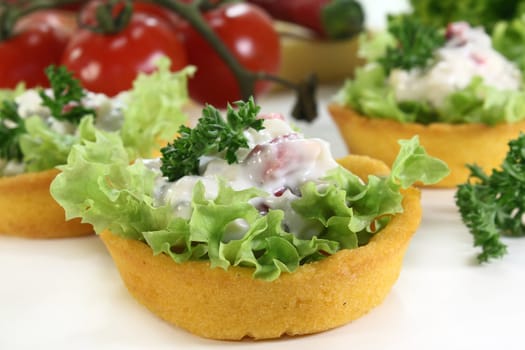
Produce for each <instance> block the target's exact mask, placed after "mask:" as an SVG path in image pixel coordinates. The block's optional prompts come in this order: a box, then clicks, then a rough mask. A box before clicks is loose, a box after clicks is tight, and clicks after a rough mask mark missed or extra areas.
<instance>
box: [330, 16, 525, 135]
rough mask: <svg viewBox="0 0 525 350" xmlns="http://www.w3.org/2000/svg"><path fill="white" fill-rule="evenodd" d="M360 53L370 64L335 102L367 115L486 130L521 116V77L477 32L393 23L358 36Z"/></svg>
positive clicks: (524, 109) (461, 25)
mask: <svg viewBox="0 0 525 350" xmlns="http://www.w3.org/2000/svg"><path fill="white" fill-rule="evenodd" d="M360 54H361V55H362V56H364V57H365V58H366V59H367V60H368V62H369V63H368V64H367V65H366V66H365V67H362V68H358V69H357V71H356V77H355V79H353V80H348V81H347V82H346V84H345V86H344V87H343V89H341V91H340V92H339V94H338V96H337V100H338V101H339V102H340V103H341V104H343V105H347V106H349V107H351V108H352V109H354V110H356V111H357V112H359V113H360V114H363V115H365V116H368V117H374V118H388V119H394V120H397V121H400V122H417V123H423V124H429V123H434V122H443V123H484V124H488V125H494V124H497V123H501V122H515V121H518V120H521V119H523V118H525V102H524V101H525V91H524V89H523V84H522V72H521V71H520V69H519V68H518V65H517V64H516V63H515V62H512V61H510V60H509V59H508V58H507V57H505V56H504V55H503V54H502V53H500V52H498V51H497V50H495V49H494V47H493V43H492V39H491V37H490V36H489V35H488V34H487V33H486V32H484V30H483V28H481V27H476V28H473V27H471V26H470V25H469V24H467V23H466V22H455V23H450V24H449V25H448V26H447V28H446V29H445V28H435V27H430V26H428V25H424V24H422V23H421V22H419V21H418V20H417V19H416V18H413V17H409V16H398V17H391V18H390V19H389V25H388V31H386V32H383V33H376V34H374V35H371V38H370V36H369V37H368V39H367V38H366V37H365V36H362V37H361V45H360Z"/></svg>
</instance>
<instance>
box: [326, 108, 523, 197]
mask: <svg viewBox="0 0 525 350" xmlns="http://www.w3.org/2000/svg"><path fill="white" fill-rule="evenodd" d="M328 109H329V111H330V114H331V116H332V118H333V120H334V122H335V124H336V125H337V127H338V128H339V132H340V133H341V136H342V137H343V139H344V141H345V143H346V145H347V147H348V149H349V151H350V152H351V153H352V154H362V155H369V156H370V157H373V158H377V159H381V160H383V161H384V162H385V163H387V164H388V165H389V166H391V165H392V163H393V161H394V159H395V157H396V156H397V154H398V152H399V144H398V143H397V142H398V140H400V139H409V138H412V137H413V136H414V135H419V141H420V143H421V145H422V146H424V147H425V149H426V151H427V153H428V154H429V155H431V156H434V157H437V158H439V159H441V160H443V161H444V162H446V163H447V164H448V166H449V168H450V174H449V175H448V176H447V177H445V178H443V180H441V181H440V182H438V183H437V184H434V185H431V187H455V186H456V185H458V184H461V183H464V182H465V181H466V180H467V179H468V176H469V174H470V171H469V169H468V168H467V167H466V164H477V165H479V166H480V167H481V168H482V169H483V170H485V172H487V173H490V172H491V171H492V169H494V168H498V167H499V166H500V164H501V162H502V161H503V159H504V158H505V155H506V154H507V152H508V142H509V141H510V140H512V139H514V138H516V137H518V136H519V134H520V131H521V130H525V121H519V122H516V123H503V124H498V125H494V126H489V125H485V124H479V123H478V124H447V123H432V124H429V125H423V124H418V123H400V122H397V121H394V120H390V119H381V118H368V117H365V116H362V115H360V114H358V113H357V112H355V111H354V110H352V109H350V108H346V107H343V106H341V105H338V104H331V105H329V107H328Z"/></svg>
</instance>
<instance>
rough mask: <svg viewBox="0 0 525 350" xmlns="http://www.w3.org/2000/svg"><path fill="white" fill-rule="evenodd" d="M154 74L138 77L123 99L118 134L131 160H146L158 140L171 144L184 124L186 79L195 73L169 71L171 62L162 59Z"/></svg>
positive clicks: (186, 92)
mask: <svg viewBox="0 0 525 350" xmlns="http://www.w3.org/2000/svg"><path fill="white" fill-rule="evenodd" d="M156 65H157V70H156V71H155V72H153V73H150V74H139V76H138V77H137V79H135V81H134V82H133V88H132V89H131V90H130V91H129V94H128V95H127V98H126V99H125V101H124V102H125V103H124V104H125V108H124V111H123V112H124V124H123V125H122V129H121V131H120V133H121V135H122V140H123V142H124V144H125V145H126V148H127V150H128V153H129V154H130V156H131V158H136V157H139V156H140V157H149V156H150V155H151V153H152V152H153V151H156V150H158V149H159V145H160V142H161V141H162V140H171V139H173V136H174V135H175V133H176V132H177V130H178V128H179V126H180V125H182V124H183V123H184V122H186V119H187V117H186V114H185V113H183V107H184V105H185V104H186V103H187V102H188V100H189V97H188V90H187V79H188V77H189V76H191V75H193V73H194V72H195V68H194V67H186V68H184V69H183V70H180V71H179V72H176V73H173V72H171V71H170V65H171V62H170V60H169V59H168V58H166V57H163V58H161V59H159V60H158V61H157V62H156Z"/></svg>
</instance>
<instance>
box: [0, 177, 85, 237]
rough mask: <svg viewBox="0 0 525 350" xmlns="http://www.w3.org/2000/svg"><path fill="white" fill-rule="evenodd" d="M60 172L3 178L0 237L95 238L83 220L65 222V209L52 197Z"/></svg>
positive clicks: (0, 182)
mask: <svg viewBox="0 0 525 350" xmlns="http://www.w3.org/2000/svg"><path fill="white" fill-rule="evenodd" d="M57 174H58V170H56V169H51V170H47V171H42V172H35V173H25V174H20V175H16V176H8V177H0V234H4V235H10V236H19V237H27V238H63V237H76V236H85V235H89V234H93V228H92V226H91V225H88V224H81V223H80V219H74V220H69V221H66V220H65V216H66V215H65V212H64V209H63V208H62V207H61V206H59V205H58V204H57V203H56V202H55V200H54V199H53V198H52V197H51V194H50V193H49V186H50V185H51V181H53V179H54V178H55V176H56V175H57Z"/></svg>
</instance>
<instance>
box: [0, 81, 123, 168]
mask: <svg viewBox="0 0 525 350" xmlns="http://www.w3.org/2000/svg"><path fill="white" fill-rule="evenodd" d="M46 93H48V94H50V93H51V90H50V89H47V90H46ZM126 94H127V92H123V93H121V94H119V95H117V96H115V97H113V98H111V97H108V96H106V95H104V94H100V93H93V92H88V91H86V96H85V97H84V98H83V99H82V105H83V106H85V107H86V108H91V109H93V110H95V116H94V117H95V120H94V123H95V127H96V128H98V129H100V130H105V131H116V130H119V129H120V128H121V127H122V123H123V122H124V115H123V113H122V109H123V105H124V103H123V101H124V99H125V95H126ZM15 102H16V104H17V107H18V109H17V111H18V114H19V115H20V117H21V118H23V119H26V118H29V117H33V116H39V117H41V118H42V120H44V121H45V122H46V124H47V125H48V126H49V127H50V129H51V130H53V131H55V132H57V133H60V134H64V135H65V134H69V135H74V134H75V133H76V131H77V125H74V124H72V123H70V122H68V121H60V120H57V119H55V118H53V117H52V116H51V111H50V110H49V108H47V107H45V106H43V105H42V98H41V97H40V95H39V91H38V90H35V89H29V90H26V91H25V92H23V93H22V94H20V95H19V96H17V97H16V98H15ZM7 127H9V125H7ZM24 172H25V166H24V163H23V162H19V161H17V160H10V161H7V160H5V159H2V158H0V174H2V175H3V176H14V175H18V174H22V173H24Z"/></svg>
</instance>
